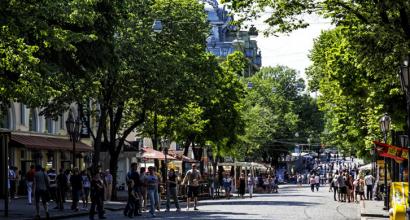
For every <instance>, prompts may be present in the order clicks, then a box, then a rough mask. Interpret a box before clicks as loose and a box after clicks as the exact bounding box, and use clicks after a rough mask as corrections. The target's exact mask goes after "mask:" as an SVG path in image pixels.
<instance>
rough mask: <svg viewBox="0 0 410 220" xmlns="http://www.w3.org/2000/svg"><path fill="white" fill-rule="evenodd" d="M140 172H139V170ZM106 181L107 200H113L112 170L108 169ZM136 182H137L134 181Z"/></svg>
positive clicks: (105, 176)
mask: <svg viewBox="0 0 410 220" xmlns="http://www.w3.org/2000/svg"><path fill="white" fill-rule="evenodd" d="M137 173H138V172H137ZM104 180H105V181H104V182H105V200H106V201H110V200H111V195H112V175H111V173H110V170H108V169H107V170H106V171H105V174H104ZM134 184H136V183H135V182H134Z"/></svg>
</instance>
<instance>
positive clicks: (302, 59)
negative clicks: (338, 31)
mask: <svg viewBox="0 0 410 220" xmlns="http://www.w3.org/2000/svg"><path fill="white" fill-rule="evenodd" d="M304 17H305V19H306V20H308V21H309V23H310V24H311V25H310V26H309V27H308V28H306V29H301V30H296V31H294V32H292V33H291V34H289V35H280V36H279V37H275V36H270V37H264V36H263V34H259V36H258V37H257V38H256V39H257V41H258V46H259V48H260V49H261V51H262V65H263V66H275V65H285V66H288V67H291V68H293V69H296V70H297V71H299V73H300V75H301V77H303V78H306V76H305V74H304V72H305V68H307V67H308V66H309V65H310V63H311V62H310V60H309V58H308V54H309V50H311V49H312V47H313V40H314V39H315V38H316V37H318V36H319V35H320V33H321V31H322V30H328V29H331V28H332V25H331V24H330V22H329V21H327V20H325V19H323V18H321V17H319V16H317V15H309V16H304ZM262 21H263V19H259V20H258V21H256V22H255V23H254V24H256V25H255V26H256V27H257V28H258V29H259V30H260V29H264V27H266V25H265V24H263V22H262Z"/></svg>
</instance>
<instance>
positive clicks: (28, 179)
mask: <svg viewBox="0 0 410 220" xmlns="http://www.w3.org/2000/svg"><path fill="white" fill-rule="evenodd" d="M35 174H36V171H35V169H34V165H31V166H30V170H29V171H28V172H27V174H26V184H27V199H28V204H29V205H31V204H32V198H33V197H32V195H33V182H34V175H35Z"/></svg>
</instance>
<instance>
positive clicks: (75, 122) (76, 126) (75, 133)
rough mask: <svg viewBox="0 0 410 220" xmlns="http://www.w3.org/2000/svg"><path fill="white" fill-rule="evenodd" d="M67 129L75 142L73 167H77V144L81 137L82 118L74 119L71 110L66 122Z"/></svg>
mask: <svg viewBox="0 0 410 220" xmlns="http://www.w3.org/2000/svg"><path fill="white" fill-rule="evenodd" d="M65 125H66V129H67V133H68V135H70V140H71V141H72V142H73V162H72V164H73V168H74V167H76V160H75V155H76V151H75V144H76V142H77V141H78V139H79V138H80V120H79V119H78V118H77V119H74V115H73V114H72V113H71V112H70V113H69V114H68V118H67V121H66V122H65Z"/></svg>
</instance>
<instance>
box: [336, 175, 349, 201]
mask: <svg viewBox="0 0 410 220" xmlns="http://www.w3.org/2000/svg"><path fill="white" fill-rule="evenodd" d="M337 184H338V186H339V194H340V198H339V202H346V196H347V187H346V177H345V173H343V174H341V175H339V176H338V178H337Z"/></svg>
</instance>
